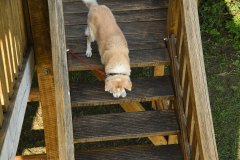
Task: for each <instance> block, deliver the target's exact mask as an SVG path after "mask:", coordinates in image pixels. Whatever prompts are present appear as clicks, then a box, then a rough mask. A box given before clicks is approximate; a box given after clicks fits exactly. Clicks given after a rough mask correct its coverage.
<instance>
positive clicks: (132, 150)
mask: <svg viewBox="0 0 240 160" xmlns="http://www.w3.org/2000/svg"><path fill="white" fill-rule="evenodd" d="M81 159H87V160H96V159H105V160H115V159H124V160H134V159H137V160H146V159H147V160H182V159H183V157H182V154H181V151H180V148H179V146H178V145H167V146H159V147H154V146H148V145H146V146H128V147H119V148H109V149H107V148H105V149H98V150H93V151H91V150H89V151H82V152H81V151H80V152H77V153H76V160H81Z"/></svg>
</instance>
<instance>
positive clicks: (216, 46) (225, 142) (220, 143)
mask: <svg viewBox="0 0 240 160" xmlns="http://www.w3.org/2000/svg"><path fill="white" fill-rule="evenodd" d="M199 13H200V23H201V32H202V41H203V50H204V57H205V65H206V72H207V80H208V87H209V92H210V101H211V106H212V115H213V123H214V128H215V134H216V141H217V147H218V153H219V159H221V160H238V159H240V81H239V80H240V61H239V60H240V2H239V1H237V0H225V1H224V0H203V1H202V2H201V5H200V11H199Z"/></svg>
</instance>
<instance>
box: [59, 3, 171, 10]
mask: <svg viewBox="0 0 240 160" xmlns="http://www.w3.org/2000/svg"><path fill="white" fill-rule="evenodd" d="M98 4H100V5H106V6H108V7H109V8H110V9H111V10H112V11H113V12H114V11H129V10H144V9H162V8H167V7H168V0H154V1H153V0H137V1H136V0H121V1H116V0H98ZM63 11H64V13H84V12H88V9H87V7H86V6H85V5H84V4H83V2H82V1H81V0H63Z"/></svg>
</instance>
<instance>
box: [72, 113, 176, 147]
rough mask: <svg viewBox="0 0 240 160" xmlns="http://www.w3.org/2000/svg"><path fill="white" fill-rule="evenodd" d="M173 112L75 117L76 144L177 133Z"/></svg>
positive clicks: (74, 132) (74, 133)
mask: <svg viewBox="0 0 240 160" xmlns="http://www.w3.org/2000/svg"><path fill="white" fill-rule="evenodd" d="M178 132H179V128H178V123H177V120H176V115H175V113H174V112H173V111H145V112H124V113H113V114H102V115H94V116H82V117H74V118H73V135H74V142H75V143H84V142H97V141H109V140H120V139H129V138H143V137H149V136H158V135H161V136H166V135H172V134H178Z"/></svg>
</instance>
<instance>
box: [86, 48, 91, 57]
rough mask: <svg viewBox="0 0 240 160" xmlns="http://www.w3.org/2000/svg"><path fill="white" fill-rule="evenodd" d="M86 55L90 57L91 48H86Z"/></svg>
mask: <svg viewBox="0 0 240 160" xmlns="http://www.w3.org/2000/svg"><path fill="white" fill-rule="evenodd" d="M86 56H87V57H92V50H91V49H88V50H87V51H86Z"/></svg>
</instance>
